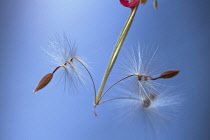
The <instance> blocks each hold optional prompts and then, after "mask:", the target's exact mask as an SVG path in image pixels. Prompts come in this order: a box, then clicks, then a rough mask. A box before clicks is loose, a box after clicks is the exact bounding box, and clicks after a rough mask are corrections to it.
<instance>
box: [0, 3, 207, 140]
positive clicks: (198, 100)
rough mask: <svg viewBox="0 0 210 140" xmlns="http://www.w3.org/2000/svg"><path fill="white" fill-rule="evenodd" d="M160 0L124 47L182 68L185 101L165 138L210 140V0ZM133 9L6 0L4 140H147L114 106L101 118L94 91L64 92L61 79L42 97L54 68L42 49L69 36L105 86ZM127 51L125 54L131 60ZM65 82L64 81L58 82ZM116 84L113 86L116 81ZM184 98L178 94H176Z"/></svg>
mask: <svg viewBox="0 0 210 140" xmlns="http://www.w3.org/2000/svg"><path fill="white" fill-rule="evenodd" d="M158 2H159V10H154V9H153V6H152V3H153V1H152V0H148V2H147V4H146V5H145V6H142V5H140V6H139V9H138V12H137V14H136V17H135V20H134V22H133V25H132V27H131V30H130V32H129V34H128V37H127V39H126V41H125V43H124V46H123V48H122V52H121V53H122V54H123V52H125V48H128V47H130V46H131V45H133V44H136V43H137V42H141V43H145V44H153V43H156V44H158V46H159V56H161V58H160V60H161V61H160V62H159V63H164V65H166V66H167V67H168V68H175V69H180V70H181V73H180V75H179V76H178V77H177V78H176V79H172V81H173V80H174V83H176V84H177V89H176V90H177V94H180V95H181V96H182V97H183V103H182V106H181V108H180V111H179V112H180V113H179V114H178V115H177V116H178V118H177V119H176V120H175V121H174V122H173V123H172V124H171V125H170V126H169V127H168V128H167V131H165V132H164V130H163V131H162V133H160V134H159V135H158V136H156V139H161V140H168V139H170V140H186V139H190V140H198V139H202V140H207V139H209V138H210V133H209V130H210V121H209V118H210V109H209V105H210V103H209V99H210V93H209V87H208V86H209V78H210V77H209V60H210V59H209V50H210V49H209V47H210V10H209V9H210V6H209V5H210V3H209V1H207V0H203V1H197V0H185V1H183V0H176V1H175V0H173V1H169V0H159V1H158ZM129 12H130V10H129V9H128V8H125V7H123V6H121V5H120V3H119V1H118V0H105V1H99V0H90V1H85V0H83V1H75V0H44V1H43V0H31V1H28V0H16V1H12V0H7V1H1V2H0V27H1V32H0V57H1V59H0V80H1V81H0V82H1V83H0V124H1V125H0V139H1V140H47V139H50V140H67V139H73V140H86V139H91V140H96V139H97V140H98V139H100V140H107V139H110V140H114V139H122V140H127V139H133V140H137V139H138V140H139V139H144V138H145V137H146V136H145V135H151V133H150V132H148V134H145V133H143V132H141V131H140V130H139V129H138V128H139V125H141V124H138V123H130V124H129V123H126V122H120V123H119V122H118V121H116V120H115V119H113V116H112V115H111V112H110V111H109V110H108V109H107V106H103V107H102V106H101V107H99V108H98V113H99V114H100V116H99V117H95V116H94V115H93V111H92V109H93V94H92V89H91V88H89V90H86V89H85V88H82V89H81V90H80V92H79V94H78V93H77V94H75V93H68V92H65V91H63V88H62V86H57V85H56V84H57V80H58V78H56V77H54V79H53V80H52V82H51V83H50V84H49V85H48V86H47V87H46V88H45V89H43V90H41V91H40V92H38V94H36V95H34V94H33V93H32V91H33V90H34V88H35V86H36V85H37V83H38V81H39V80H40V79H41V78H42V76H43V75H45V74H47V73H49V72H51V71H52V70H53V69H54V66H53V65H50V64H49V62H48V60H47V59H46V57H45V56H44V52H43V51H42V50H41V48H45V46H47V45H48V40H49V39H50V38H52V37H54V35H55V34H61V35H62V33H63V32H65V33H66V34H67V35H68V36H69V37H70V38H71V40H73V41H74V42H76V44H77V46H78V52H79V55H80V56H83V57H85V58H87V60H88V61H87V62H89V64H90V65H91V67H92V73H93V75H94V79H95V82H96V86H97V88H99V85H100V82H101V79H102V76H103V74H104V70H105V68H106V66H107V62H108V60H109V57H110V55H111V52H112V50H113V47H114V45H115V43H116V41H117V38H118V36H119V33H120V32H121V29H122V27H123V25H124V23H125V21H126V19H127V17H128V15H129ZM122 54H121V56H123V55H122ZM58 82H59V81H58ZM109 83H112V81H109ZM175 93H176V91H175Z"/></svg>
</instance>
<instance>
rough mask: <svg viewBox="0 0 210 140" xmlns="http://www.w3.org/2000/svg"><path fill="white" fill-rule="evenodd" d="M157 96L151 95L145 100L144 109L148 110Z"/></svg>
mask: <svg viewBox="0 0 210 140" xmlns="http://www.w3.org/2000/svg"><path fill="white" fill-rule="evenodd" d="M155 97H156V95H155V94H150V95H149V96H148V97H146V98H145V99H144V100H143V107H144V108H148V107H149V106H150V105H151V102H152V101H153V100H154V99H155Z"/></svg>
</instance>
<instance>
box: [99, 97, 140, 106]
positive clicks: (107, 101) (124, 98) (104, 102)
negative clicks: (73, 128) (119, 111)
mask: <svg viewBox="0 0 210 140" xmlns="http://www.w3.org/2000/svg"><path fill="white" fill-rule="evenodd" d="M117 99H129V100H136V101H141V100H140V99H137V98H130V97H118V98H112V99H108V100H105V101H102V102H99V104H98V105H100V104H103V103H106V102H108V101H112V100H117Z"/></svg>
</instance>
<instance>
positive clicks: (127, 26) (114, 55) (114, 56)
mask: <svg viewBox="0 0 210 140" xmlns="http://www.w3.org/2000/svg"><path fill="white" fill-rule="evenodd" d="M137 9H138V6H136V7H134V8H132V9H131V13H130V16H129V17H128V20H127V22H126V24H125V26H124V28H123V30H122V32H121V34H120V37H119V39H118V41H117V43H116V46H115V49H114V51H113V53H112V56H111V58H110V60H109V63H108V66H107V69H106V72H105V74H104V77H103V80H102V82H101V86H100V89H99V91H98V95H97V97H96V101H95V105H97V104H99V102H100V99H101V96H102V92H103V90H104V87H105V84H106V81H107V79H108V76H109V74H110V72H111V70H112V67H113V65H114V63H115V61H116V59H117V56H118V54H119V51H120V49H121V47H122V45H123V42H124V40H125V38H126V36H127V34H128V31H129V29H130V27H131V24H132V22H133V19H134V17H135V14H136V11H137Z"/></svg>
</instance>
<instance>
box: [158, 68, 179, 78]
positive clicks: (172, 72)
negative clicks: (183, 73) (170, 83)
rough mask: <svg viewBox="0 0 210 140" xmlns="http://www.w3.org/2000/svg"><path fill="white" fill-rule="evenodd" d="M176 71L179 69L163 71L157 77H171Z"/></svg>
mask: <svg viewBox="0 0 210 140" xmlns="http://www.w3.org/2000/svg"><path fill="white" fill-rule="evenodd" d="M178 73H179V70H169V71H165V72H163V73H162V74H161V75H160V76H159V78H163V79H167V78H172V77H174V76H176V75H177V74H178Z"/></svg>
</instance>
